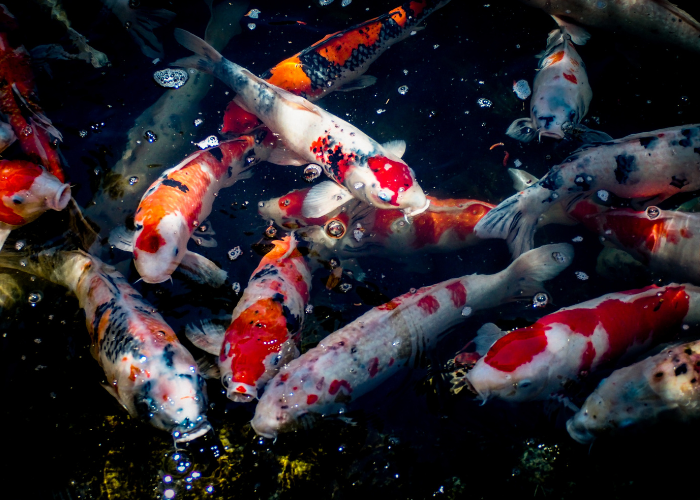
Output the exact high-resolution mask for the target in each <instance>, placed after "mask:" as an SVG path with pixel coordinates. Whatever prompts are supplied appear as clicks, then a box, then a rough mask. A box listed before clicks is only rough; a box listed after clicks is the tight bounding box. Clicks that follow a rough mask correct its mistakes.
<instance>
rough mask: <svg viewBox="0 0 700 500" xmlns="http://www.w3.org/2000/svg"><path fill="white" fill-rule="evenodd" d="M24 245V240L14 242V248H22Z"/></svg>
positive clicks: (25, 243)
mask: <svg viewBox="0 0 700 500" xmlns="http://www.w3.org/2000/svg"><path fill="white" fill-rule="evenodd" d="M26 245H27V242H26V241H24V240H18V241H17V243H15V250H22V249H23V248H24V247H25V246H26Z"/></svg>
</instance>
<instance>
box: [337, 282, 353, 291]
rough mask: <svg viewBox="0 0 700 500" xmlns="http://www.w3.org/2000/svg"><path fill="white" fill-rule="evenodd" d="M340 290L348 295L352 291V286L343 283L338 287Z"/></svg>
mask: <svg viewBox="0 0 700 500" xmlns="http://www.w3.org/2000/svg"><path fill="white" fill-rule="evenodd" d="M338 289H339V290H340V291H341V292H343V293H347V292H349V291H350V290H352V285H351V284H350V283H343V284H342V285H340V286H339V287H338Z"/></svg>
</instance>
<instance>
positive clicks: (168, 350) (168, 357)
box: [163, 344, 175, 368]
mask: <svg viewBox="0 0 700 500" xmlns="http://www.w3.org/2000/svg"><path fill="white" fill-rule="evenodd" d="M174 356H175V350H174V349H173V346H172V345H171V344H168V345H166V346H165V348H164V349H163V361H165V366H167V367H168V368H172V367H173V366H174V363H173V357H174Z"/></svg>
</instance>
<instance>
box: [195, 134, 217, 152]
mask: <svg viewBox="0 0 700 500" xmlns="http://www.w3.org/2000/svg"><path fill="white" fill-rule="evenodd" d="M218 145H219V139H218V138H217V137H216V136H215V135H210V136H209V137H207V138H206V139H204V140H203V141H200V142H198V143H197V146H198V147H199V149H207V148H215V147H216V146H218Z"/></svg>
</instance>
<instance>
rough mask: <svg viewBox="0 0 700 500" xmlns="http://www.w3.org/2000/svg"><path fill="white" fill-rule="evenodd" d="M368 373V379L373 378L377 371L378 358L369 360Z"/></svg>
mask: <svg viewBox="0 0 700 500" xmlns="http://www.w3.org/2000/svg"><path fill="white" fill-rule="evenodd" d="M367 371H368V372H369V377H370V378H374V376H375V375H376V374H377V372H378V371H379V358H372V359H370V360H369V366H368V367H367Z"/></svg>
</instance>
